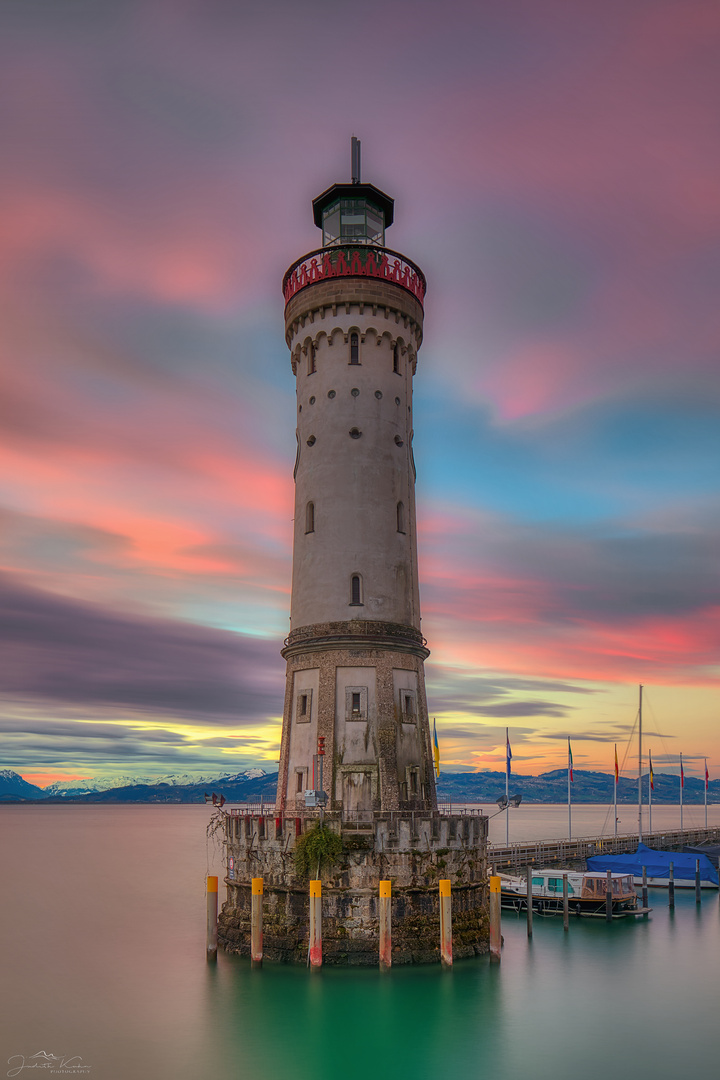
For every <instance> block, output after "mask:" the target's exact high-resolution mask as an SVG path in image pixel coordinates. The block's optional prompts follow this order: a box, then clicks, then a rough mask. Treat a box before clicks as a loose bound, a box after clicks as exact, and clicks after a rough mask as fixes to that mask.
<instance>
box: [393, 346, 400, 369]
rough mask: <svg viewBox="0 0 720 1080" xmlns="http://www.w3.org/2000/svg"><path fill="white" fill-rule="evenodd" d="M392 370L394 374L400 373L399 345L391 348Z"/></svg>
mask: <svg viewBox="0 0 720 1080" xmlns="http://www.w3.org/2000/svg"><path fill="white" fill-rule="evenodd" d="M393 371H394V372H395V374H396V375H400V374H401V372H400V346H399V345H397V344H396V345H395V346H394V348H393Z"/></svg>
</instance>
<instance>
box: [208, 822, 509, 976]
mask: <svg viewBox="0 0 720 1080" xmlns="http://www.w3.org/2000/svg"><path fill="white" fill-rule="evenodd" d="M312 820H313V819H312V818H310V817H309V815H306V816H305V818H301V821H302V822H303V825H308V824H310V823H312ZM326 821H327V824H328V825H329V826H330V827H331V828H333V829H334V830H335V831H338V832H340V833H341V836H342V839H343V851H342V854H341V856H340V857H339V859H338V861H337V863H336V864H334V865H333V866H332V867H330V869H329V870H328V871H326V872H325V873H324V874H323V901H322V903H323V957H324V962H325V963H329V964H358V965H365V964H367V965H376V964H377V963H378V953H379V931H378V883H379V882H380V880H388V879H389V880H390V881H391V882H392V922H393V926H392V940H393V952H392V958H393V963H397V964H401V963H434V962H435V961H438V960H439V956H440V952H439V942H440V917H439V898H438V881H439V880H440V879H441V878H449V879H450V881H451V882H452V890H453V894H452V895H453V952H454V955H455V956H456V957H463V956H472V955H474V954H477V953H482V952H487V950H488V942H489V924H488V915H487V868H486V830H487V819H486V818H482V817H480V816H463V815H459V814H458V815H440V814H424V815H419V814H413V813H408V812H404V813H397V814H389V813H388V814H375V815H373V822H372V828H371V829H370V830H368V831H366V832H365V833H364V834H363V833H347V832H345V833H343V832H342V831H341V830H342V818H341V815H340V814H337V815H334V816H333V815H327V817H326ZM258 826H259V819H258V818H249V817H242V816H240V815H236V816H232V817H231V816H229V817H228V820H227V843H228V854H229V855H232V856H233V859H234V878H233V879H227V880H226V883H227V888H228V899H227V901H226V903H225V905H224V906H223V910H222V912H221V915H220V919H219V927H218V940H219V942H220V944H221V945H222V946H223V947H224V948H225V949H227V950H228V951H230V952H236V953H240V954H241V955H243V956H249V954H250V904H251V900H250V881H251V879H252V878H253V877H262V878H263V881H264V914H263V921H264V927H263V936H264V954H265V957H266V959H268V960H278V961H283V962H287V963H305V962H306V958H307V948H308V934H309V900H308V885H307V882H304V881H301V880H298V878H297V877H296V875H295V869H294V861H293V848H294V839H295V836H294V833H295V825H294V820H291V821H284V822H281V823H280V827H279V828H278V822H277V821H275V820H273V819H265V821H264V827H263V833H264V835H263V836H260V835H259V831H260V830H259V827H258Z"/></svg>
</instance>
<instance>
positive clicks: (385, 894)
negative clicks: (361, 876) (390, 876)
mask: <svg viewBox="0 0 720 1080" xmlns="http://www.w3.org/2000/svg"><path fill="white" fill-rule="evenodd" d="M391 895H392V886H391V883H390V882H389V881H381V882H380V909H379V918H378V922H379V924H380V970H381V971H387V970H388V968H389V967H390V965H391V964H392V922H391V906H392V900H391Z"/></svg>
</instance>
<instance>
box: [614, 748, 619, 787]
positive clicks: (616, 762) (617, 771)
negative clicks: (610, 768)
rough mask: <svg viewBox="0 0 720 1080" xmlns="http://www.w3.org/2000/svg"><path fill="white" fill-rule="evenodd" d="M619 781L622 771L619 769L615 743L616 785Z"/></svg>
mask: <svg viewBox="0 0 720 1080" xmlns="http://www.w3.org/2000/svg"><path fill="white" fill-rule="evenodd" d="M619 779H620V770H619V769H618V761H617V743H615V783H616V784H617V782H618V780H619Z"/></svg>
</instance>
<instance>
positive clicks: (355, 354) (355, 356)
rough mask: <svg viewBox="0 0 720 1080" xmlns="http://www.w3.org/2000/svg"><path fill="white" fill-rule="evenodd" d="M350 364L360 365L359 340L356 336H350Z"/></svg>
mask: <svg viewBox="0 0 720 1080" xmlns="http://www.w3.org/2000/svg"><path fill="white" fill-rule="evenodd" d="M350 363H351V364H359V363H360V339H359V338H358V336H357V334H351V335H350Z"/></svg>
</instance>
